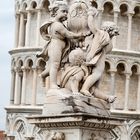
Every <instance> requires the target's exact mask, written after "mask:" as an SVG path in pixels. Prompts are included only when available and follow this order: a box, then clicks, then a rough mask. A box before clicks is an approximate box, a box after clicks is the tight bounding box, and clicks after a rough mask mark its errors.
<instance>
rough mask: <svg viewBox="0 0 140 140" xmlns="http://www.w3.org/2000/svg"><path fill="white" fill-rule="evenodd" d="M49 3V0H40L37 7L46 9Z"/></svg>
mask: <svg viewBox="0 0 140 140" xmlns="http://www.w3.org/2000/svg"><path fill="white" fill-rule="evenodd" d="M49 5H50V1H49V0H41V1H40V4H39V7H40V8H45V9H46V10H47V9H48V7H49Z"/></svg>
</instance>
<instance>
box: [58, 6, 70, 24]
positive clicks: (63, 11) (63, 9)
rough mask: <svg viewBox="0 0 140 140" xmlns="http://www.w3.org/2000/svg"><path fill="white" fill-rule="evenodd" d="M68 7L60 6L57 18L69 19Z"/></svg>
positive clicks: (61, 19)
mask: <svg viewBox="0 0 140 140" xmlns="http://www.w3.org/2000/svg"><path fill="white" fill-rule="evenodd" d="M67 14H68V9H67V7H65V6H62V7H59V9H58V10H57V15H56V18H57V19H59V20H60V21H61V22H63V21H65V20H67Z"/></svg>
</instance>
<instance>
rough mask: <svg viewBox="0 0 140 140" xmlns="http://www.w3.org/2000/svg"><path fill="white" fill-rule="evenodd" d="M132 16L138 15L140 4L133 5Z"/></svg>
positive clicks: (139, 14)
mask: <svg viewBox="0 0 140 140" xmlns="http://www.w3.org/2000/svg"><path fill="white" fill-rule="evenodd" d="M133 10H134V17H135V16H138V17H139V16H140V5H136V6H135V7H134V9H133Z"/></svg>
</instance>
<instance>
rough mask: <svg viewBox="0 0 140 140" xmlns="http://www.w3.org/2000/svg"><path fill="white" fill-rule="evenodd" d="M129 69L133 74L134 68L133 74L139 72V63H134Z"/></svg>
mask: <svg viewBox="0 0 140 140" xmlns="http://www.w3.org/2000/svg"><path fill="white" fill-rule="evenodd" d="M130 67H131V70H132V72H133V67H135V68H136V70H135V73H139V72H140V64H139V63H137V62H134V63H132V64H131V66H130Z"/></svg>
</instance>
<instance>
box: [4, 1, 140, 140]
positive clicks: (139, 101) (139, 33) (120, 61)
mask: <svg viewBox="0 0 140 140" xmlns="http://www.w3.org/2000/svg"><path fill="white" fill-rule="evenodd" d="M70 1H72V0H67V2H68V3H70ZM73 1H74V0H73ZM50 2H52V1H51V0H15V45H14V48H13V49H12V50H10V51H9V53H10V55H11V93H10V102H9V105H8V106H7V107H6V111H7V118H6V134H7V138H8V140H24V139H28V140H33V139H34V140H44V135H45V131H43V130H41V129H39V128H37V127H36V126H34V125H32V124H29V123H28V121H27V118H28V117H29V116H32V115H39V114H41V113H42V109H43V103H44V101H45V87H43V85H42V81H41V79H40V77H39V74H40V73H41V72H42V71H43V70H44V69H45V62H44V60H43V59H42V58H37V57H36V54H37V52H39V51H41V49H42V47H43V46H44V45H45V41H44V40H43V39H42V38H41V36H40V32H39V28H40V26H41V24H42V23H43V22H44V21H45V20H47V19H49V10H48V6H49V5H50ZM92 5H93V6H94V7H96V8H97V9H98V12H99V14H98V25H99V26H100V25H101V24H102V23H103V21H114V22H115V23H116V24H117V25H118V27H119V30H120V35H119V36H118V37H116V38H114V40H113V51H112V52H111V53H110V54H108V55H107V58H106V65H105V66H106V67H105V70H104V74H103V77H102V83H101V85H100V88H101V89H102V90H103V91H104V93H105V94H112V95H116V96H117V100H116V101H115V103H113V104H112V105H111V109H110V111H111V115H112V116H113V117H117V118H122V119H124V120H125V125H123V126H119V127H116V128H115V129H114V130H113V131H112V133H114V135H115V136H116V140H140V0H93V1H92Z"/></svg>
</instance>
